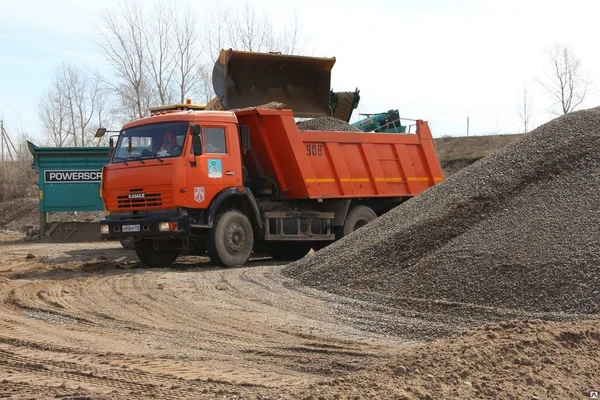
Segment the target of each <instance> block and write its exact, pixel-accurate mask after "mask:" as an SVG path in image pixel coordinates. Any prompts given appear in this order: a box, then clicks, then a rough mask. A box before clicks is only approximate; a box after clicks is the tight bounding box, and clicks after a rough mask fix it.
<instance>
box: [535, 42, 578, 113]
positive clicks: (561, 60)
mask: <svg viewBox="0 0 600 400" xmlns="http://www.w3.org/2000/svg"><path fill="white" fill-rule="evenodd" d="M545 52H546V55H547V56H548V61H549V71H547V73H546V79H545V80H544V81H539V82H540V84H541V85H542V86H543V87H544V88H545V89H546V90H547V91H548V93H550V95H551V96H552V97H553V98H554V100H555V101H556V103H557V104H558V105H559V106H560V108H561V113H562V114H567V113H569V112H571V111H573V110H574V109H575V108H576V107H577V106H579V105H580V104H581V103H582V102H583V101H584V99H585V96H586V94H587V89H588V85H589V77H588V75H587V74H586V73H585V72H584V71H583V69H582V67H581V60H580V59H579V58H578V57H577V56H576V55H575V53H574V52H573V50H571V48H570V47H569V46H567V45H560V44H554V45H552V46H550V47H547V48H546V49H545Z"/></svg>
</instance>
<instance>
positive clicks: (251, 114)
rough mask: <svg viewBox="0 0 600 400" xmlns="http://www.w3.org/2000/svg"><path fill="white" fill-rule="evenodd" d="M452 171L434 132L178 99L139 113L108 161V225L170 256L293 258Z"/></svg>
mask: <svg viewBox="0 0 600 400" xmlns="http://www.w3.org/2000/svg"><path fill="white" fill-rule="evenodd" d="M441 180H442V172H441V168H440V165H439V162H438V159H437V157H436V154H435V151H434V145H433V141H432V137H431V132H430V130H429V127H428V125H427V123H426V122H424V121H420V120H418V121H416V133H408V134H406V133H393V134H384V133H359V132H324V131H300V130H298V127H297V124H296V121H295V119H294V114H293V112H292V111H291V110H276V109H260V108H252V109H245V110H239V111H236V112H232V111H204V110H197V109H195V108H194V106H191V105H189V106H187V105H176V106H173V107H171V109H168V108H165V109H163V111H159V112H155V113H154V114H153V115H152V116H150V117H147V118H143V119H139V120H136V121H133V122H131V123H128V124H127V125H125V126H124V127H123V129H122V130H121V132H120V134H119V138H118V141H117V143H116V146H114V150H113V154H112V158H111V162H110V164H109V165H107V166H105V167H104V170H103V175H102V194H103V199H104V204H105V207H106V210H107V211H109V212H110V213H109V215H107V216H106V217H105V218H103V219H102V221H101V222H100V225H101V236H102V237H103V238H106V239H112V240H122V239H126V238H133V239H134V243H135V250H136V253H137V255H138V257H139V258H140V260H141V261H142V262H143V263H145V264H146V265H148V266H165V265H170V264H171V263H173V262H174V261H175V259H176V258H177V257H178V255H179V254H181V253H183V252H185V253H186V254H203V253H205V252H207V253H208V256H209V257H210V258H211V259H212V261H213V262H215V263H217V264H219V265H223V266H235V265H241V264H244V263H245V262H246V261H247V260H248V258H249V256H250V255H251V253H252V252H253V251H255V252H260V253H267V254H269V255H271V256H272V257H274V258H279V259H287V260H293V259H298V258H301V257H303V256H304V255H306V254H307V253H308V252H309V251H310V249H311V248H315V249H319V248H321V247H324V246H326V245H327V244H329V243H331V242H333V241H335V240H337V239H339V238H341V237H343V236H345V235H348V234H349V233H351V232H353V231H354V230H356V229H358V228H360V227H361V226H363V225H365V224H366V223H368V222H370V221H372V220H374V219H375V218H376V217H377V216H378V215H381V214H383V213H385V212H386V211H388V210H390V209H391V208H393V207H395V206H397V205H398V204H400V203H401V202H403V201H405V200H407V199H409V198H410V197H412V196H415V195H417V194H419V193H420V192H422V191H424V190H426V189H427V188H429V187H431V186H433V185H434V184H436V183H437V182H439V181H441Z"/></svg>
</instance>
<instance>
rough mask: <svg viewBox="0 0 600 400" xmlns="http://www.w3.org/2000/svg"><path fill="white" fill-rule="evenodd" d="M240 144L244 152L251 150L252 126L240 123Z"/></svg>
mask: <svg viewBox="0 0 600 400" xmlns="http://www.w3.org/2000/svg"><path fill="white" fill-rule="evenodd" d="M240 145H241V147H242V153H244V154H246V152H247V151H248V150H250V128H249V127H248V125H240Z"/></svg>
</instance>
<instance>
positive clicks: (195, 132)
mask: <svg viewBox="0 0 600 400" xmlns="http://www.w3.org/2000/svg"><path fill="white" fill-rule="evenodd" d="M201 132H202V127H201V126H200V125H198V124H194V125H192V126H190V134H191V135H192V136H200V133H201Z"/></svg>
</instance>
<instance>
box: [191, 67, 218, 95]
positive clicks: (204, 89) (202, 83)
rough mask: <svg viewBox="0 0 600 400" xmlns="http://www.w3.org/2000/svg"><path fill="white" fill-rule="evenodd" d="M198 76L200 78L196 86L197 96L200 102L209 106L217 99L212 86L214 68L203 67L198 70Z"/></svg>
mask: <svg viewBox="0 0 600 400" xmlns="http://www.w3.org/2000/svg"><path fill="white" fill-rule="evenodd" d="M196 76H198V77H199V82H198V85H196V90H195V94H196V96H197V98H198V100H199V101H200V102H202V103H204V104H207V103H208V102H209V101H211V100H212V99H213V98H214V97H215V92H214V90H213V86H212V67H210V66H207V65H201V66H200V67H199V68H198V69H197V70H196Z"/></svg>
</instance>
